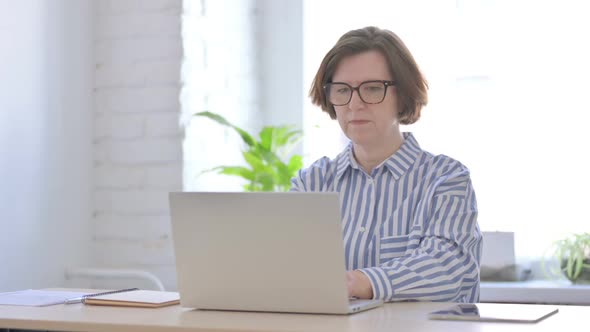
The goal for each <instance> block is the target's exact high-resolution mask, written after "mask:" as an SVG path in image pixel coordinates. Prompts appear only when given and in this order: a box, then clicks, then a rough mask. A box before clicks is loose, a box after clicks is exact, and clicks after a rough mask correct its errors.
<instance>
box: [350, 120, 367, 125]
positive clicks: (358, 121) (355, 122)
mask: <svg viewBox="0 0 590 332" xmlns="http://www.w3.org/2000/svg"><path fill="white" fill-rule="evenodd" d="M369 122H370V121H369V120H351V121H350V122H349V123H350V124H353V125H362V124H367V123H369Z"/></svg>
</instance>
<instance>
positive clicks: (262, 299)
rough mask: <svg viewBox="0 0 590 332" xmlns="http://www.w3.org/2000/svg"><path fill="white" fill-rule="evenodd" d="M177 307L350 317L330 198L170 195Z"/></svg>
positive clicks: (352, 305) (336, 207)
mask: <svg viewBox="0 0 590 332" xmlns="http://www.w3.org/2000/svg"><path fill="white" fill-rule="evenodd" d="M169 198H170V213H171V220H172V236H173V242H174V253H175V256H176V273H177V280H178V291H179V293H180V302H181V305H182V306H183V307H190V308H196V309H213V310H238V311H264V312H293V313H321V314H350V313H355V312H359V311H363V310H366V309H370V308H375V307H377V306H379V305H381V304H383V302H382V301H380V300H350V299H349V297H348V291H347V284H346V274H345V272H346V271H345V265H344V246H343V240H342V228H341V221H340V204H339V198H338V194H337V193H295V192H287V193H276V192H264V193H238V192H226V193H214V192H175V193H170V197H169Z"/></svg>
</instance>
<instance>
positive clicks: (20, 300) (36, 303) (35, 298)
mask: <svg viewBox="0 0 590 332" xmlns="http://www.w3.org/2000/svg"><path fill="white" fill-rule="evenodd" d="M86 294H90V293H80V292H67V291H44V290H36V289H27V290H23V291H18V292H9V293H0V305H22V306H31V307H43V306H48V305H54V304H63V303H64V302H65V300H67V299H71V298H75V297H80V296H84V295H86Z"/></svg>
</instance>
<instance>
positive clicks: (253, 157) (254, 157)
mask: <svg viewBox="0 0 590 332" xmlns="http://www.w3.org/2000/svg"><path fill="white" fill-rule="evenodd" d="M242 155H243V156H244V159H245V160H246V162H247V163H248V164H249V165H250V166H252V171H253V172H254V173H256V172H260V171H262V170H264V168H265V166H264V162H263V161H262V159H261V158H260V156H259V155H258V154H256V153H255V151H252V150H248V151H243V152H242Z"/></svg>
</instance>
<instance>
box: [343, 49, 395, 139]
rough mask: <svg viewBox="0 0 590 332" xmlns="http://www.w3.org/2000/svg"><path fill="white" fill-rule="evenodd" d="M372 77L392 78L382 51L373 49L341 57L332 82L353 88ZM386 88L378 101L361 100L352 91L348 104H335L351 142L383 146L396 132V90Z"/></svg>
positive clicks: (373, 78)
mask: <svg viewBox="0 0 590 332" xmlns="http://www.w3.org/2000/svg"><path fill="white" fill-rule="evenodd" d="M373 80H383V81H394V80H395V78H394V77H391V74H390V73H389V68H388V66H387V62H386V60H385V57H384V56H383V54H381V52H379V51H374V50H371V51H367V52H363V53H359V54H356V55H352V56H349V57H345V58H343V59H342V60H341V61H340V63H339V64H338V66H337V67H336V71H335V73H334V76H333V77H332V82H343V83H347V84H349V85H351V86H352V87H358V86H359V85H360V84H361V83H363V82H366V81H373ZM386 90H387V91H386V93H385V99H384V100H383V102H381V103H379V104H367V103H365V102H363V101H362V100H361V99H360V97H359V94H358V92H357V91H354V92H353V94H352V98H351V100H350V102H349V103H348V104H347V105H343V106H334V109H335V111H336V117H337V119H338V123H339V124H340V127H341V128H342V131H343V132H344V134H345V135H346V136H347V137H348V138H349V139H350V140H351V141H352V142H353V143H354V144H357V145H366V146H371V145H372V146H377V145H382V144H383V143H386V142H387V141H388V139H391V138H392V137H394V135H393V134H394V133H395V132H397V131H399V122H398V102H397V95H396V90H395V87H394V86H390V87H387V88H386Z"/></svg>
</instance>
